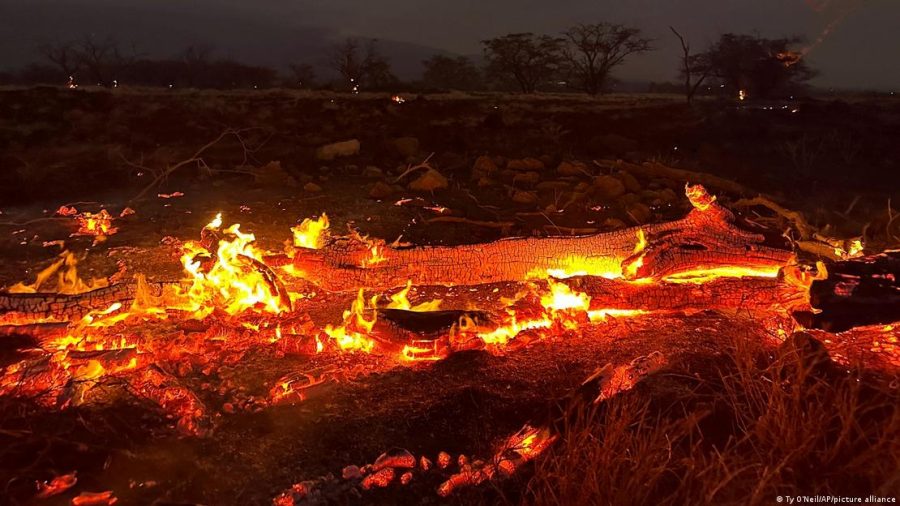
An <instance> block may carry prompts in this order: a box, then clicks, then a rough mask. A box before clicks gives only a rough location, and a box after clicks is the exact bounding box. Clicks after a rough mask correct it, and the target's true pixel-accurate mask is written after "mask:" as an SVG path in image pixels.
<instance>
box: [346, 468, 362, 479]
mask: <svg viewBox="0 0 900 506" xmlns="http://www.w3.org/2000/svg"><path fill="white" fill-rule="evenodd" d="M341 477H343V478H344V479H345V480H359V479H362V471H360V469H359V466H352V465H351V466H347V467H345V468H344V469H342V470H341Z"/></svg>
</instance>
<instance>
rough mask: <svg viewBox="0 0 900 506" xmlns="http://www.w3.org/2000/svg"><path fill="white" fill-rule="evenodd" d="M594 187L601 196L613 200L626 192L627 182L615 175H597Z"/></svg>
mask: <svg viewBox="0 0 900 506" xmlns="http://www.w3.org/2000/svg"><path fill="white" fill-rule="evenodd" d="M594 188H596V189H597V193H598V195H600V197H602V198H604V199H607V200H612V199H615V198H617V197H620V196H622V195H623V194H624V193H625V184H624V183H622V181H620V180H619V179H618V178H615V177H613V176H597V177H596V178H595V179H594Z"/></svg>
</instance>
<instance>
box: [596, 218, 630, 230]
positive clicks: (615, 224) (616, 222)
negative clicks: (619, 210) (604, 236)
mask: <svg viewBox="0 0 900 506" xmlns="http://www.w3.org/2000/svg"><path fill="white" fill-rule="evenodd" d="M602 225H603V228H605V229H609V230H618V229H620V228H625V227H626V226H627V225H626V224H625V222H624V221H622V220H620V219H618V218H607V219H605V220H603V223H602Z"/></svg>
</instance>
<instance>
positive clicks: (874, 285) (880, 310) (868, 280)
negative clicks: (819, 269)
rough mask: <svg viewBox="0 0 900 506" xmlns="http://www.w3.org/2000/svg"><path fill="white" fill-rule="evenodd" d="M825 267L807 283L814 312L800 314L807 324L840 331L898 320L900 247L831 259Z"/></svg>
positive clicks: (899, 308) (810, 326)
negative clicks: (824, 271)
mask: <svg viewBox="0 0 900 506" xmlns="http://www.w3.org/2000/svg"><path fill="white" fill-rule="evenodd" d="M827 271H828V275H827V277H825V278H824V279H817V280H814V281H813V282H812V284H811V285H810V288H809V296H810V303H811V305H812V307H813V308H815V309H817V310H818V312H816V313H814V312H810V313H807V314H806V315H804V316H805V318H806V320H805V321H804V324H805V325H806V326H807V327H809V328H819V329H824V330H828V331H830V332H841V331H845V330H849V329H851V328H853V327H859V326H864V325H871V324H878V323H893V322H897V321H900V251H886V252H884V253H881V254H878V255H870V256H867V257H861V258H855V259H852V260H846V261H842V262H835V263H832V264H829V265H828V269H827Z"/></svg>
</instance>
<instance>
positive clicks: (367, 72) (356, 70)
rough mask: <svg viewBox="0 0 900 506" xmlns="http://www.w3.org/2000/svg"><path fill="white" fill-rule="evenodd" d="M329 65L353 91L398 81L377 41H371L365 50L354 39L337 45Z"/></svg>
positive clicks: (332, 50) (330, 57) (332, 52)
mask: <svg viewBox="0 0 900 506" xmlns="http://www.w3.org/2000/svg"><path fill="white" fill-rule="evenodd" d="M328 65H329V66H330V67H331V68H332V69H334V70H335V71H337V72H338V73H339V74H340V75H341V78H342V79H343V81H344V83H345V84H347V86H348V87H349V88H350V89H351V90H353V91H359V89H360V87H362V86H366V87H375V88H377V87H382V86H385V85H388V84H391V83H393V82H394V81H396V77H394V74H393V73H392V72H391V64H390V62H388V60H387V58H385V57H384V56H383V55H382V54H381V53H380V52H379V51H378V47H377V41H375V40H370V41H369V43H368V44H366V46H365V48H363V47H362V44H361V43H360V42H359V40H357V39H353V38H348V39H345V40H343V41H341V42H339V43H337V44H335V45H334V46H333V47H332V49H331V54H330V55H329V58H328Z"/></svg>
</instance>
